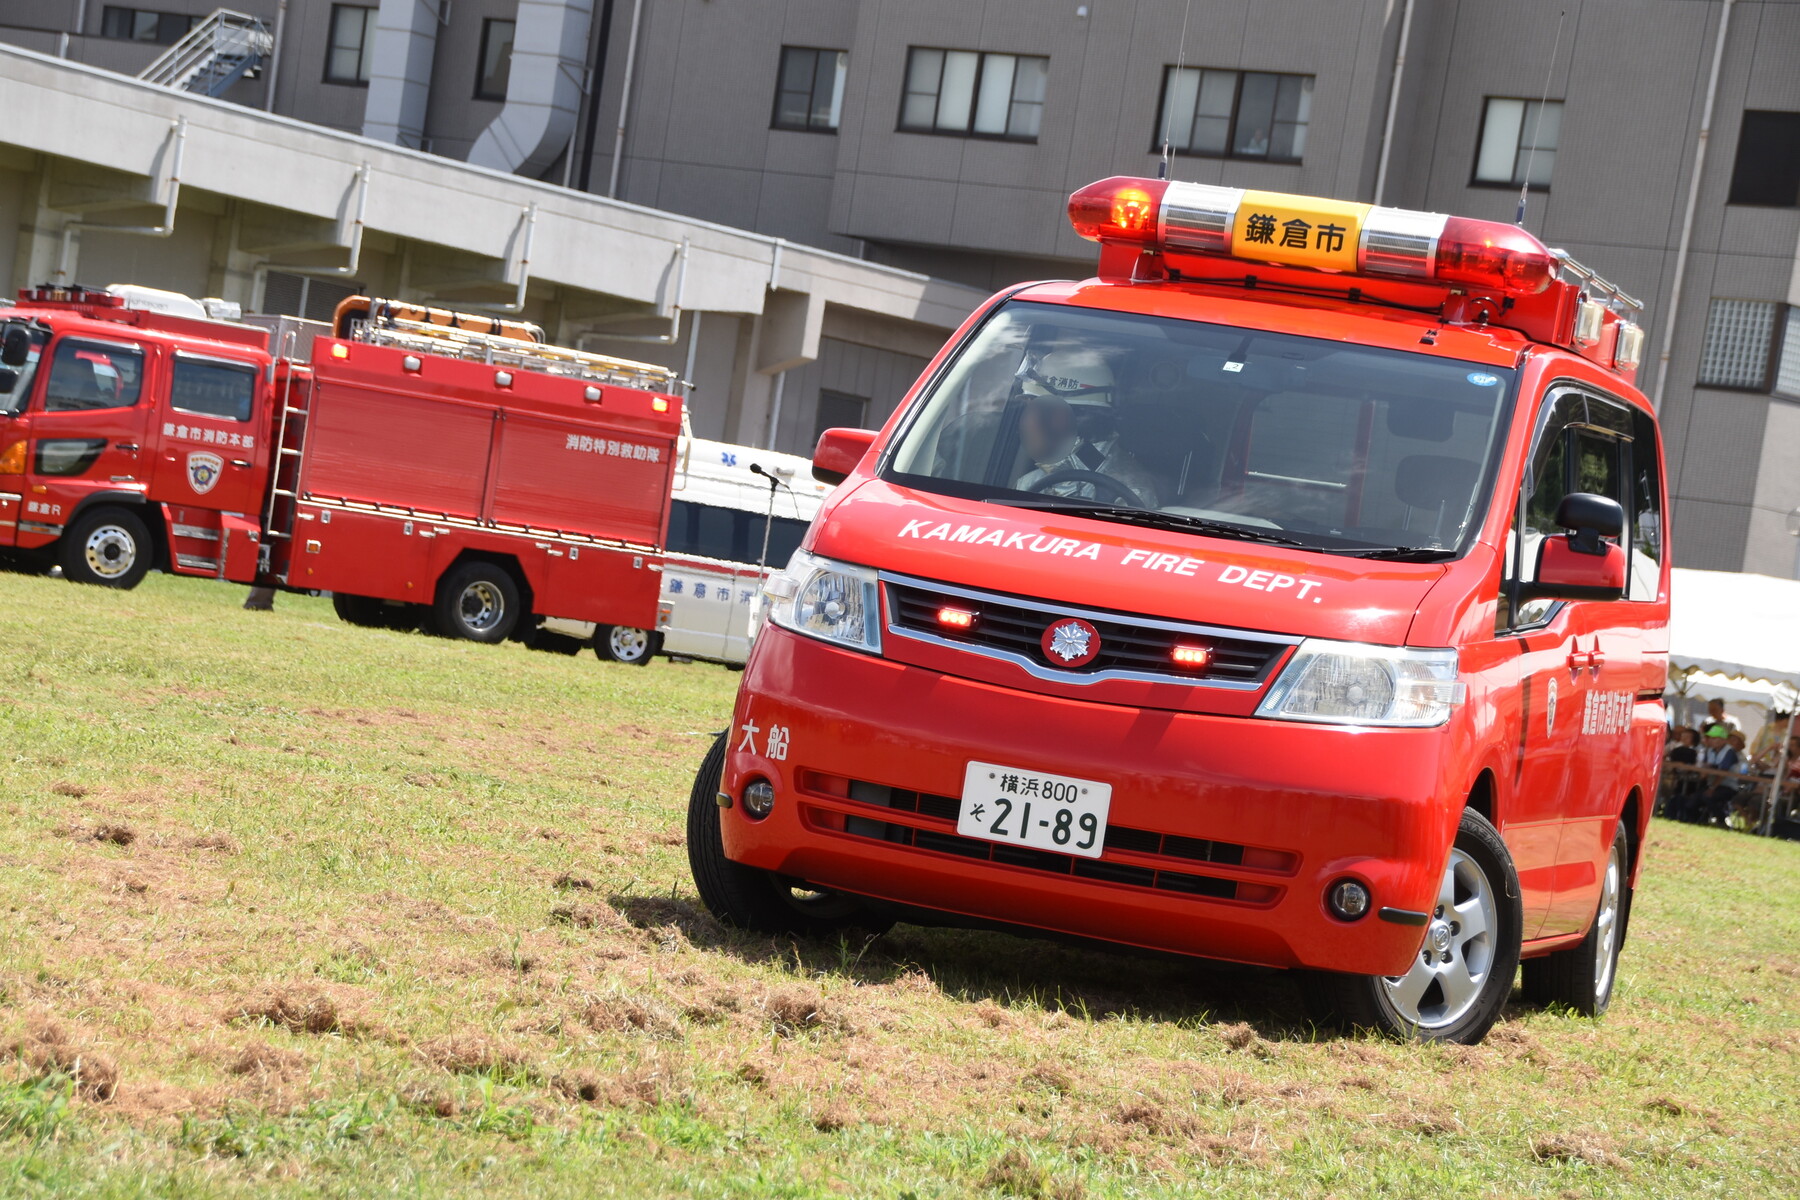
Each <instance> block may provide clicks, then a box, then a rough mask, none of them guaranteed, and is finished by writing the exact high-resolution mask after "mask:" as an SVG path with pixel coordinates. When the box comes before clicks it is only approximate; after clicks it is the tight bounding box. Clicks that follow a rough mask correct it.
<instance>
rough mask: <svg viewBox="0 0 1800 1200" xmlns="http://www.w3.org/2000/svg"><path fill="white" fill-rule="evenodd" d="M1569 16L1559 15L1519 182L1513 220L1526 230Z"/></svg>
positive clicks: (1566, 13) (1563, 13)
mask: <svg viewBox="0 0 1800 1200" xmlns="http://www.w3.org/2000/svg"><path fill="white" fill-rule="evenodd" d="M1568 16H1569V14H1568V12H1567V10H1564V11H1563V12H1561V13H1559V14H1557V17H1556V40H1555V41H1554V42H1552V43H1551V44H1550V65H1549V66H1548V67H1546V68H1544V94H1543V97H1542V98H1541V99H1539V100H1538V107H1537V115H1536V116H1535V117H1534V118H1533V119H1532V122H1531V147H1530V149H1528V150H1526V151H1525V171H1524V178H1523V179H1521V180H1519V214H1518V215H1517V216H1516V217H1514V218H1513V224H1514V225H1517V226H1518V227H1519V228H1520V229H1523V228H1525V199H1526V197H1528V196H1529V195H1531V160H1532V159H1534V158H1536V157H1537V143H1538V130H1539V129H1540V128H1542V126H1543V124H1544V108H1545V107H1546V106H1547V105H1548V104H1549V103H1550V81H1551V80H1552V79H1553V78H1555V76H1556V53H1557V51H1559V50H1561V49H1562V31H1563V22H1564V21H1565V20H1567V19H1568Z"/></svg>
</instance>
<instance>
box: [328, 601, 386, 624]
mask: <svg viewBox="0 0 1800 1200" xmlns="http://www.w3.org/2000/svg"><path fill="white" fill-rule="evenodd" d="M331 610H332V611H333V612H335V613H337V615H338V620H340V621H343V622H344V623H346V624H349V625H361V626H362V627H363V628H365V629H379V628H380V627H381V601H379V600H377V599H375V597H373V596H352V595H350V594H348V593H347V592H333V593H332V594H331Z"/></svg>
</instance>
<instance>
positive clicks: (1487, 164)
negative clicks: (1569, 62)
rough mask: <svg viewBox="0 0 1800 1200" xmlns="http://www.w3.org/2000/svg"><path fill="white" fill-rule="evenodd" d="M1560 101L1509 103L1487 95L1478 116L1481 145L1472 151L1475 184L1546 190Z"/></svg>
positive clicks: (1552, 164) (1559, 124)
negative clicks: (1473, 153) (1521, 185)
mask: <svg viewBox="0 0 1800 1200" xmlns="http://www.w3.org/2000/svg"><path fill="white" fill-rule="evenodd" d="M1562 107H1563V102H1562V101H1561V100H1509V99H1506V98H1505V97H1502V96H1489V97H1488V98H1487V105H1486V107H1485V108H1483V109H1482V113H1481V145H1480V146H1479V147H1478V148H1477V149H1476V151H1475V180H1474V181H1475V182H1476V183H1491V184H1494V185H1495V186H1497V187H1518V186H1519V185H1520V184H1522V183H1526V182H1529V183H1530V185H1531V186H1532V187H1533V188H1536V189H1538V190H1540V191H1547V190H1549V187H1550V173H1551V172H1552V171H1553V170H1555V168H1556V142H1557V139H1558V138H1559V137H1560V136H1561V134H1562Z"/></svg>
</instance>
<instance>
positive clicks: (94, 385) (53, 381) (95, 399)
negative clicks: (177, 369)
mask: <svg viewBox="0 0 1800 1200" xmlns="http://www.w3.org/2000/svg"><path fill="white" fill-rule="evenodd" d="M143 384H144V352H143V351H141V350H135V349H131V348H128V347H125V346H113V345H107V344H105V343H101V342H83V341H77V340H75V339H73V338H65V339H64V340H62V341H61V342H58V343H57V345H56V353H55V354H54V355H53V356H52V358H51V361H50V383H49V386H48V387H47V388H45V391H44V411H45V412H86V411H89V410H91V409H98V408H130V407H131V406H132V405H134V404H136V403H137V402H138V394H139V392H141V391H142V390H143Z"/></svg>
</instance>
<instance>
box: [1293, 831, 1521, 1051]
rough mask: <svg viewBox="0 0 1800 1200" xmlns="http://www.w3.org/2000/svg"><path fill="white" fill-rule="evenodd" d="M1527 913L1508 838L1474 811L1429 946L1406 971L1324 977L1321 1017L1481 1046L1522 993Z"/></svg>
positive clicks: (1318, 1006)
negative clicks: (1517, 978)
mask: <svg viewBox="0 0 1800 1200" xmlns="http://www.w3.org/2000/svg"><path fill="white" fill-rule="evenodd" d="M1523 927H1524V911H1523V907H1522V905H1521V903H1520V899H1519V880H1518V874H1517V872H1516V871H1515V870H1514V869H1513V861H1512V855H1511V854H1510V853H1509V852H1508V851H1507V849H1506V843H1505V842H1504V841H1502V840H1501V838H1500V834H1499V832H1498V831H1496V830H1495V829H1494V827H1493V826H1492V825H1490V824H1488V822H1487V819H1486V818H1485V817H1483V816H1482V815H1481V814H1480V813H1478V812H1475V811H1474V810H1473V809H1464V810H1463V815H1462V822H1461V824H1460V825H1459V827H1458V828H1457V832H1456V841H1455V843H1454V844H1453V845H1452V846H1451V849H1450V860H1449V862H1448V863H1447V864H1446V865H1445V867H1444V878H1443V882H1442V884H1441V885H1440V886H1439V888H1438V897H1437V903H1436V904H1435V905H1434V906H1433V908H1432V913H1431V920H1430V921H1429V922H1428V923H1427V924H1426V926H1425V938H1424V944H1423V945H1421V946H1420V948H1419V952H1418V954H1417V956H1416V957H1414V959H1413V962H1412V966H1411V968H1410V969H1409V970H1408V971H1407V972H1406V974H1404V975H1395V976H1391V977H1390V976H1385V975H1339V974H1329V973H1327V974H1320V975H1317V976H1315V977H1314V978H1313V980H1312V986H1311V988H1310V989H1309V992H1308V1000H1309V1002H1310V1003H1311V1006H1312V1007H1313V1009H1314V1013H1315V1015H1316V1016H1319V1017H1321V1018H1323V1019H1325V1020H1327V1021H1330V1022H1333V1023H1337V1024H1343V1025H1349V1026H1352V1027H1355V1028H1362V1029H1373V1030H1376V1031H1377V1032H1380V1033H1384V1034H1387V1035H1388V1036H1390V1037H1396V1038H1404V1039H1409V1040H1418V1041H1434V1042H1461V1043H1463V1044H1465V1045H1474V1044H1475V1043H1476V1042H1479V1041H1481V1039H1482V1038H1484V1037H1486V1036H1487V1032H1488V1030H1489V1029H1491V1028H1493V1025H1494V1022H1495V1021H1496V1020H1498V1019H1499V1016H1500V1010H1501V1008H1502V1007H1504V1006H1505V1004H1506V998H1507V996H1508V995H1509V994H1510V993H1511V992H1512V984H1513V976H1514V975H1515V974H1516V973H1517V971H1518V966H1519V945H1520V941H1521V936H1522V931H1523Z"/></svg>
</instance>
